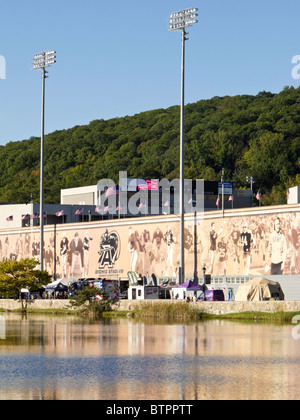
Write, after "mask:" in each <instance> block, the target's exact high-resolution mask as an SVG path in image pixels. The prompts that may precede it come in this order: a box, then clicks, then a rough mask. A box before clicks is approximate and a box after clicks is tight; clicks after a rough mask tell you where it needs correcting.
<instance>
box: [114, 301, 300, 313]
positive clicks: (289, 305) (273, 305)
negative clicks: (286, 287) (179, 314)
mask: <svg viewBox="0 0 300 420" xmlns="http://www.w3.org/2000/svg"><path fill="white" fill-rule="evenodd" d="M149 302H153V303H157V302H159V303H160V304H162V305H164V304H168V303H170V302H172V303H174V304H175V305H176V303H182V301H177V300H176V301H170V300H146V301H145V300H122V301H120V302H119V303H118V304H116V305H115V306H116V309H117V310H122V311H130V310H133V309H134V308H135V307H136V306H137V305H140V304H143V303H149ZM187 305H195V306H196V307H197V308H198V309H199V310H200V311H201V312H203V313H207V314H212V315H225V314H230V313H238V312H271V313H274V312H281V311H283V312H297V311H299V312H300V302H299V301H282V302H280V301H263V302H228V301H226V302H196V303H193V302H190V303H187Z"/></svg>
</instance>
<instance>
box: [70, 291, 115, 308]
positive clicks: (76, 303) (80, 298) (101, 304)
mask: <svg viewBox="0 0 300 420" xmlns="http://www.w3.org/2000/svg"><path fill="white" fill-rule="evenodd" d="M100 296H101V299H97V297H100ZM70 304H71V306H72V307H73V308H75V309H80V310H82V312H87V313H92V314H94V315H101V314H102V312H104V311H107V310H108V309H109V308H110V304H109V297H108V295H107V294H106V293H105V292H103V290H101V289H98V288H97V287H89V286H87V287H84V288H83V289H82V290H80V291H79V292H78V293H77V294H76V296H74V297H72V298H71V299H70Z"/></svg>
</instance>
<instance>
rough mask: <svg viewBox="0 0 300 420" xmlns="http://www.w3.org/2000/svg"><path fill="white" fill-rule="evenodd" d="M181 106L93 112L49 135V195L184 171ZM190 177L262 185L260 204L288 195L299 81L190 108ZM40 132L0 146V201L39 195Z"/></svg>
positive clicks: (299, 159)
mask: <svg viewBox="0 0 300 420" xmlns="http://www.w3.org/2000/svg"><path fill="white" fill-rule="evenodd" d="M179 126H180V108H179V106H174V107H171V108H168V109H157V110H153V111H147V112H142V113H140V114H137V115H134V116H132V117H129V116H127V117H124V118H114V119H110V120H108V121H104V120H96V121H92V122H91V123H90V124H88V125H84V126H76V127H73V128H71V129H68V130H62V131H55V132H54V133H51V134H49V135H47V136H46V137H45V202H46V203H59V202H60V190H61V189H62V188H70V187H79V186H85V185H93V184H96V183H97V182H98V181H99V180H100V179H103V178H110V179H114V180H117V179H118V175H119V171H121V170H126V171H127V173H128V176H129V177H137V178H160V179H162V178H165V177H166V178H169V179H172V178H176V177H179V170H178V168H179V133H180V130H179V128H180V127H179ZM185 132H186V134H185V164H186V172H185V177H186V178H193V179H196V178H203V179H205V180H211V181H213V180H220V177H221V171H222V168H224V169H225V180H226V181H233V183H234V188H249V184H247V183H246V176H253V177H254V179H255V181H256V183H255V184H254V190H255V192H256V190H258V189H260V190H261V193H262V202H263V204H266V205H267V204H280V203H284V202H285V200H286V197H285V193H286V189H287V188H288V187H292V186H294V185H299V184H300V170H299V167H300V88H297V89H295V88H292V87H291V88H285V89H284V90H283V91H282V92H280V93H279V94H272V93H270V92H261V93H259V94H258V95H256V96H250V95H241V96H234V97H228V96H226V97H214V98H212V99H210V100H201V101H199V102H196V103H193V104H188V105H186V108H185ZM39 163H40V139H39V138H30V139H29V140H23V141H19V142H10V143H8V144H6V145H5V146H2V147H0V201H9V202H17V203H24V202H26V201H28V199H29V197H30V194H31V193H32V195H33V200H34V202H38V201H39Z"/></svg>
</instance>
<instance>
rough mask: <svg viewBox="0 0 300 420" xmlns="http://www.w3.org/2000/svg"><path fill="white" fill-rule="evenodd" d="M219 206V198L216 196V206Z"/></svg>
mask: <svg viewBox="0 0 300 420" xmlns="http://www.w3.org/2000/svg"><path fill="white" fill-rule="evenodd" d="M219 204H220V197H219V196H218V198H217V201H216V206H218V205H219Z"/></svg>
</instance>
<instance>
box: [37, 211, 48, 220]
mask: <svg viewBox="0 0 300 420" xmlns="http://www.w3.org/2000/svg"><path fill="white" fill-rule="evenodd" d="M44 217H47V213H46V212H45V211H44ZM38 219H40V215H38Z"/></svg>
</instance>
